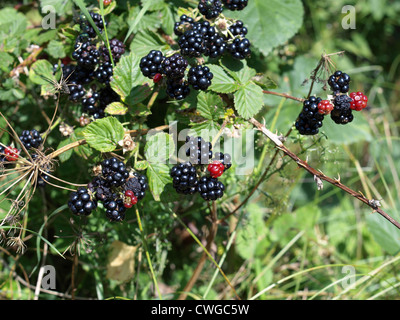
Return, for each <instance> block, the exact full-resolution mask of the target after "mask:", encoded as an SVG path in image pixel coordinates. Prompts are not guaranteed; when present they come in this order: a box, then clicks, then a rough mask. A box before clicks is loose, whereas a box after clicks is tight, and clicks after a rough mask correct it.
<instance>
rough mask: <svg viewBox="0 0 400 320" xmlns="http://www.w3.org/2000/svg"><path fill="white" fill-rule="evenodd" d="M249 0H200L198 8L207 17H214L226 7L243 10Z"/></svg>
mask: <svg viewBox="0 0 400 320" xmlns="http://www.w3.org/2000/svg"><path fill="white" fill-rule="evenodd" d="M247 2H248V0H222V1H221V0H200V1H199V4H198V6H197V8H198V9H199V12H200V13H201V14H202V15H203V16H204V17H205V18H206V19H213V18H216V17H218V16H219V15H220V13H221V12H222V10H223V9H224V7H226V8H227V9H229V10H243V9H244V8H245V7H246V6H247Z"/></svg>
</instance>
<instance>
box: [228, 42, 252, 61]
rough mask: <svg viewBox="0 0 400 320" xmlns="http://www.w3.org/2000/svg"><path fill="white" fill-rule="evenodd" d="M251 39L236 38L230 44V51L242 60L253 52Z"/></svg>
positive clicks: (233, 55) (234, 56)
mask: <svg viewBox="0 0 400 320" xmlns="http://www.w3.org/2000/svg"><path fill="white" fill-rule="evenodd" d="M250 46H251V44H250V41H249V40H248V39H247V38H236V39H234V40H233V42H232V43H231V44H229V45H228V51H229V53H230V54H231V55H232V57H233V58H235V59H238V60H242V59H246V58H248V57H249V56H250V54H251V49H250Z"/></svg>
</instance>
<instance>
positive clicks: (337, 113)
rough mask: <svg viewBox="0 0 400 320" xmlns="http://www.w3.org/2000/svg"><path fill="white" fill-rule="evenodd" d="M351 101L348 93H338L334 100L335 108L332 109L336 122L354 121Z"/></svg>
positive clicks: (333, 118)
mask: <svg viewBox="0 0 400 320" xmlns="http://www.w3.org/2000/svg"><path fill="white" fill-rule="evenodd" d="M351 101H352V99H351V98H350V97H349V96H348V95H337V96H336V97H335V99H334V100H333V105H334V108H333V110H332V111H331V119H332V120H333V121H334V122H335V123H336V124H347V123H349V122H352V121H353V119H354V116H353V113H352V110H351V108H350V106H351Z"/></svg>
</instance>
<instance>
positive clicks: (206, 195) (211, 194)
mask: <svg viewBox="0 0 400 320" xmlns="http://www.w3.org/2000/svg"><path fill="white" fill-rule="evenodd" d="M224 190H225V186H224V184H223V183H222V182H221V181H219V180H218V179H217V178H212V177H208V176H206V177H202V178H200V181H199V183H198V185H197V192H199V193H200V195H201V197H202V198H203V199H204V200H207V201H215V200H217V199H219V198H221V197H222V196H223V195H224Z"/></svg>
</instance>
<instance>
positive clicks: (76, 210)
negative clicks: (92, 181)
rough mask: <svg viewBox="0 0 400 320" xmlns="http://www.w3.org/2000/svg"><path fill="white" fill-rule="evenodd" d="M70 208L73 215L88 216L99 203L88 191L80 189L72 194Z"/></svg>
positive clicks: (69, 202)
mask: <svg viewBox="0 0 400 320" xmlns="http://www.w3.org/2000/svg"><path fill="white" fill-rule="evenodd" d="M68 207H69V208H70V209H71V211H72V213H73V214H76V215H79V216H80V215H84V216H88V215H90V214H91V213H92V211H93V210H94V209H96V208H97V201H95V200H92V199H91V196H90V194H89V191H88V189H86V188H84V187H80V188H79V189H78V190H77V191H76V192H72V193H71V195H70V198H69V201H68Z"/></svg>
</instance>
